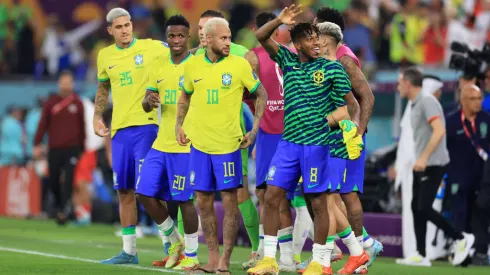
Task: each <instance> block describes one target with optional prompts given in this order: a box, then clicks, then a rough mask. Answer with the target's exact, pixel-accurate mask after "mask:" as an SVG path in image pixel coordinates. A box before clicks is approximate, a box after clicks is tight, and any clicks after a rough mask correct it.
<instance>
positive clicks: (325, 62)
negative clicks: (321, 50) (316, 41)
mask: <svg viewBox="0 0 490 275" xmlns="http://www.w3.org/2000/svg"><path fill="white" fill-rule="evenodd" d="M316 61H317V62H318V63H320V64H321V65H322V66H323V68H324V69H325V70H342V71H343V70H344V66H342V64H340V62H339V61H337V60H330V59H326V58H323V57H320V58H318V59H317V60H316Z"/></svg>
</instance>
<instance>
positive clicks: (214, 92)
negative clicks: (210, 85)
mask: <svg viewBox="0 0 490 275" xmlns="http://www.w3.org/2000/svg"><path fill="white" fill-rule="evenodd" d="M218 103H219V97H218V89H208V104H218Z"/></svg>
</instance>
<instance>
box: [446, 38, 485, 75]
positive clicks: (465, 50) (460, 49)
mask: <svg viewBox="0 0 490 275" xmlns="http://www.w3.org/2000/svg"><path fill="white" fill-rule="evenodd" d="M451 51H453V54H452V55H451V60H450V61H449V68H451V69H454V70H458V71H462V72H463V74H464V75H465V76H476V77H478V78H480V77H481V76H482V74H483V72H484V71H485V69H486V67H487V66H488V64H490V43H489V42H487V43H486V44H485V46H483V49H482V50H481V51H480V50H471V49H470V48H469V47H468V45H467V44H465V43H460V42H453V43H451Z"/></svg>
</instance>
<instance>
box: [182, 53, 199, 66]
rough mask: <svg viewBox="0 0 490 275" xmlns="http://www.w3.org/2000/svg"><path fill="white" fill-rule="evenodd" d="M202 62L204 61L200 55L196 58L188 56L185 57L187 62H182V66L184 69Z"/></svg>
mask: <svg viewBox="0 0 490 275" xmlns="http://www.w3.org/2000/svg"><path fill="white" fill-rule="evenodd" d="M203 60H204V58H203V56H200V55H198V56H196V55H194V54H189V57H187V60H186V61H185V62H184V65H185V66H186V67H189V66H192V64H197V63H199V61H203Z"/></svg>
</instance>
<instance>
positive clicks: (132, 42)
mask: <svg viewBox="0 0 490 275" xmlns="http://www.w3.org/2000/svg"><path fill="white" fill-rule="evenodd" d="M135 43H136V38H134V37H133V41H131V44H129V46H128V47H127V48H126V49H129V48H131V47H132V46H133V45H134V44H135ZM116 49H118V50H125V49H123V48H121V47H119V46H118V45H117V43H116Z"/></svg>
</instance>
